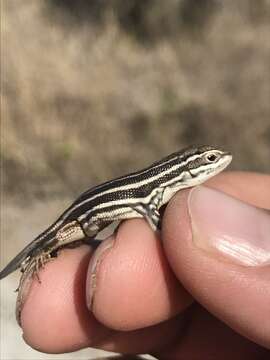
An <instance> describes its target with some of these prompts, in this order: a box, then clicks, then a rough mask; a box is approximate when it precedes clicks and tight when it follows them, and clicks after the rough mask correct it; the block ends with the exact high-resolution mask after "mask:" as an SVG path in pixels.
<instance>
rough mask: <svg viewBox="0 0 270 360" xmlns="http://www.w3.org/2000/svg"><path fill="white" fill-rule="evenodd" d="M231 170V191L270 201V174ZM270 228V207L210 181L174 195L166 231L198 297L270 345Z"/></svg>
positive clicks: (177, 268)
mask: <svg viewBox="0 0 270 360" xmlns="http://www.w3.org/2000/svg"><path fill="white" fill-rule="evenodd" d="M226 176H228V177H229V178H227V180H228V179H230V180H231V181H232V184H231V187H228V188H227V189H226V190H227V191H229V192H230V193H233V194H234V195H235V196H237V197H239V198H240V197H241V198H243V199H245V200H247V201H249V202H253V203H254V204H255V205H262V204H263V205H264V206H265V207H270V177H269V176H268V177H267V176H265V177H263V181H261V179H260V177H259V176H255V175H252V176H250V177H249V176H248V177H246V175H242V174H239V173H238V174H230V175H226ZM234 177H235V183H237V184H238V186H239V188H238V190H237V187H236V188H234V186H233V184H234V182H233V179H234ZM241 177H242V178H241ZM227 180H226V184H228V182H227ZM215 181H216V183H215V182H212V185H213V184H214V185H215V186H216V187H218V188H219V189H223V188H225V186H224V185H223V184H222V181H221V182H219V180H218V179H217V180H215ZM241 184H242V186H241V187H240V185H241ZM256 184H257V186H258V184H260V185H261V191H262V192H263V194H264V196H263V197H262V196H260V195H258V191H257V190H256V189H255V188H256ZM250 194H252V195H250ZM188 204H189V205H188ZM269 234H270V216H269V213H267V212H266V211H263V210H261V209H258V208H255V207H253V206H249V205H247V204H245V203H243V202H240V201H238V200H236V199H234V198H231V197H229V196H226V195H224V194H223V193H221V192H218V191H213V190H210V189H208V188H206V187H199V188H195V189H193V190H191V191H190V190H188V191H183V192H181V193H179V194H177V195H176V196H175V197H174V199H173V200H172V201H171V203H170V204H169V205H168V207H167V209H166V212H165V215H164V222H163V232H162V235H163V240H164V248H165V251H166V254H167V256H168V260H169V262H170V264H171V266H172V268H173V270H174V272H175V274H176V276H177V277H178V279H179V281H180V282H181V283H182V284H183V285H184V286H185V288H186V289H187V290H188V291H189V292H190V293H191V294H192V295H193V296H194V298H195V299H196V300H197V301H198V302H200V303H201V304H202V305H203V306H204V307H205V308H207V310H208V311H209V312H211V313H212V314H214V315H215V316H217V317H218V318H219V319H220V320H222V321H224V322H225V323H226V324H228V325H229V326H230V327H231V328H232V329H234V330H235V331H237V332H239V333H240V334H242V335H244V336H245V337H248V338H249V339H251V340H253V341H255V342H257V343H258V344H261V345H263V346H266V347H269V346H270V323H269V321H268V316H267V314H268V311H269V303H270V287H269V282H270V266H269V259H270V257H269V254H270V243H269Z"/></svg>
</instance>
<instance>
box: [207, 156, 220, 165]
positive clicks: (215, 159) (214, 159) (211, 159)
mask: <svg viewBox="0 0 270 360" xmlns="http://www.w3.org/2000/svg"><path fill="white" fill-rule="evenodd" d="M218 158H219V156H218V155H217V154H209V155H207V156H206V160H207V161H208V162H209V163H214V162H216V161H217V160H218Z"/></svg>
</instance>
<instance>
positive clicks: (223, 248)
mask: <svg viewBox="0 0 270 360" xmlns="http://www.w3.org/2000/svg"><path fill="white" fill-rule="evenodd" d="M188 208H189V214H190V218H191V227H192V236H193V241H194V243H195V244H196V245H197V246H198V247H200V248H202V249H204V250H205V251H208V252H211V253H213V254H220V255H221V256H223V257H225V258H226V259H227V260H229V261H231V262H234V263H238V264H241V265H245V266H261V265H267V264H269V263H270V213H268V212H267V211H266V210H263V209H259V208H256V207H255V206H252V205H249V204H246V203H244V202H242V201H240V200H237V199H235V198H233V197H231V196H229V195H226V194H225V193H223V192H220V191H217V190H213V189H210V188H208V187H205V186H198V187H196V188H194V189H192V191H191V192H190V194H189V199H188Z"/></svg>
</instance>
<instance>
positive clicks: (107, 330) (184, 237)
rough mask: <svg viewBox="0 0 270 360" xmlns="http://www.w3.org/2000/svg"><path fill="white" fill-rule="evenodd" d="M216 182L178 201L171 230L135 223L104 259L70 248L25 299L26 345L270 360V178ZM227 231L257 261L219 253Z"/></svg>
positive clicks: (104, 248)
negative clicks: (221, 238)
mask: <svg viewBox="0 0 270 360" xmlns="http://www.w3.org/2000/svg"><path fill="white" fill-rule="evenodd" d="M206 185H207V188H205V187H203V189H202V188H200V189H198V188H196V189H193V190H191V189H187V190H183V191H181V192H179V193H177V194H176V195H175V196H174V197H173V199H172V200H171V201H170V202H169V204H168V206H167V207H166V209H165V212H164V216H163V219H162V231H161V233H154V232H153V231H152V230H151V229H150V227H149V226H148V224H147V223H146V221H144V220H142V219H133V220H128V221H124V222H122V224H121V225H120V227H119V229H118V231H117V232H116V233H115V234H114V235H113V236H111V237H110V238H108V239H107V240H105V241H103V242H102V244H101V245H100V247H99V248H98V249H97V250H96V251H95V252H93V251H92V250H91V248H90V247H88V246H86V245H83V246H81V247H79V248H76V249H66V250H63V251H61V253H59V256H58V257H57V259H55V260H53V261H51V262H49V263H48V264H46V266H45V268H44V269H42V270H41V271H40V273H39V277H40V280H41V283H39V282H38V281H37V280H36V279H34V280H33V282H32V284H31V287H30V290H29V292H28V294H27V296H26V298H25V301H24V306H23V309H22V313H21V326H22V330H23V337H24V340H25V341H26V342H27V343H28V344H29V345H30V346H32V347H33V348H35V349H38V350H39V351H43V352H49V353H64V352H70V351H75V350H78V349H81V348H85V347H95V348H100V349H104V350H109V351H115V352H119V353H128V354H138V353H150V354H153V355H154V356H156V357H157V358H159V359H180V360H181V359H192V360H196V359H215V358H218V359H220V360H223V359H228V358H230V359H237V360H239V359H247V360H248V359H252V360H253V359H267V358H268V357H267V354H268V356H269V352H268V351H269V350H267V349H270V321H269V304H270V286H269V283H270V265H269V264H270V255H269V254H270V211H268V210H262V209H270V176H269V175H262V174H256V173H244V172H225V173H222V174H220V175H218V176H216V177H214V178H213V179H211V180H210V181H208V182H207V184H206ZM208 188H212V189H217V190H219V191H218V192H216V191H215V192H213V191H210V190H208ZM209 191H210V192H209ZM221 192H222V193H221ZM223 192H224V193H226V194H228V195H230V197H227V196H225V197H224V194H223ZM232 197H233V198H232ZM234 198H236V199H240V200H241V202H240V201H236V200H234ZM223 203H224V204H225V203H226V206H227V207H225V205H224V204H223ZM247 204H251V205H254V206H251V205H247ZM255 206H256V207H255ZM260 208H262V209H260ZM221 233H222V234H225V235H228V236H227V237H226V239H227V238H229V239H232V241H233V242H234V243H235V244H236V245H237V246H238V243H239V241H240V242H241V241H242V240H243V239H244V240H246V239H247V241H249V242H250V244H251V245H250V246H251V252H250V254H249V256H248V257H247V258H246V257H245V256H244V257H243V256H242V255H241V252H240V254H236V255H234V257H231V256H228V254H227V252H224V250H222V251H220V250H217V248H218V246H217V247H216V246H215V244H216V242H215V236H216V238H217V239H219V238H218V234H219V235H220V234H221ZM267 233H268V234H269V235H268V238H269V244H268V243H267V241H266V240H267V239H266V234H267ZM213 234H214V235H215V236H214V235H213ZM212 235H213V236H212ZM160 240H161V241H160ZM217 244H219V243H217ZM245 244H246V243H245ZM232 248H233V249H234V247H232ZM229 249H230V248H229ZM237 249H238V247H237ZM227 250H228V249H227ZM227 250H225V251H227ZM268 256H269V257H268Z"/></svg>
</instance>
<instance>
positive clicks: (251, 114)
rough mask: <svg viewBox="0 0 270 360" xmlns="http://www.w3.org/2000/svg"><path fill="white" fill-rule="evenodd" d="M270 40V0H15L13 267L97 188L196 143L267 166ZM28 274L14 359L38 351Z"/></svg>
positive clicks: (4, 140)
mask: <svg viewBox="0 0 270 360" xmlns="http://www.w3.org/2000/svg"><path fill="white" fill-rule="evenodd" d="M269 39H270V0H257V1H252V0H236V1H235V0H226V1H222V0H167V1H166V2H165V1H164V2H161V1H158V0H126V1H120V0H110V1H108V0H91V1H86V0H77V1H73V0H47V1H41V0H25V1H19V0H3V1H2V2H1V47H2V51H1V120H2V121H1V165H2V172H1V174H2V176H1V180H2V182H1V185H2V197H1V201H2V206H1V264H2V266H3V265H4V264H5V263H6V262H7V261H8V259H10V258H11V257H12V256H14V255H15V253H16V251H17V250H18V249H19V248H21V247H22V246H24V245H25V244H26V243H28V242H29V241H30V240H32V238H33V237H34V236H35V235H37V233H39V232H40V231H41V230H43V229H44V228H45V227H46V226H47V225H48V224H49V223H50V222H51V221H52V220H54V218H55V216H56V215H58V214H59V212H60V211H62V210H63V209H64V207H65V206H66V205H68V204H69V202H70V201H71V200H73V198H74V196H76V195H78V194H79V193H80V192H82V191H83V190H85V189H86V188H88V187H89V186H93V185H95V184H97V183H99V182H101V181H105V180H107V179H109V178H112V177H115V176H118V175H122V174H123V173H128V172H129V171H132V170H135V169H138V168H141V167H143V166H145V165H147V164H149V163H151V162H152V161H155V160H157V159H159V158H160V157H161V156H164V155H167V154H168V153H170V152H172V151H176V150H177V149H181V148H182V147H184V146H187V145H190V144H217V145H222V146H224V147H225V148H227V149H228V150H230V151H232V153H233V154H234V160H233V163H232V166H231V169H237V170H252V171H260V172H269V170H270V160H269V159H270V41H269ZM14 224H16V226H14ZM18 276H19V275H18V274H16V275H12V276H11V277H10V278H9V279H10V280H5V281H4V282H2V283H4V285H3V286H2V287H1V289H2V292H1V305H2V306H1V309H2V317H1V319H4V320H3V321H2V330H3V329H4V330H3V333H5V336H1V342H2V345H1V349H2V350H1V351H2V357H1V358H3V359H14V358H16V359H24V358H26V355H25V354H24V353H23V352H21V351H22V350H21V349H25V348H26V345H24V344H23V343H21V344H20V346H21V347H20V346H19V345H18V347H17V349H20V350H18V351H17V349H16V347H14V342H13V345H12V346H11V347H10V346H9V342H8V340H7V339H8V338H10V337H13V341H14V336H15V335H14V334H17V335H16V336H17V338H18V339H20V331H19V329H18V328H17V327H16V324H15V318H14V315H13V310H14V309H13V307H14V303H12V301H13V300H11V299H10V298H9V300H7V296H9V297H12V299H13V298H14V301H15V294H14V293H12V290H10V288H11V289H15V288H16V282H17V280H18ZM7 294H8V295H7ZM18 341H21V340H18ZM14 351H15V353H14ZM16 351H17V352H18V353H16ZM31 351H33V350H31ZM29 354H30V353H28V355H27V358H30V356H31V355H29ZM31 354H33V353H32V352H31ZM34 354H35V356H34V355H33V356H34V357H33V358H35V359H37V356H41V355H37V353H34ZM15 356H16V357H15ZM20 356H22V357H20ZM80 356H81V355H80ZM87 356H88V355H87ZM40 358H43V357H40ZM65 358H67V357H65ZM81 358H82V357H81ZM88 358H89V357H88Z"/></svg>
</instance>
